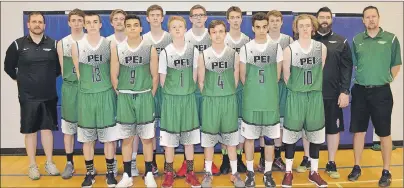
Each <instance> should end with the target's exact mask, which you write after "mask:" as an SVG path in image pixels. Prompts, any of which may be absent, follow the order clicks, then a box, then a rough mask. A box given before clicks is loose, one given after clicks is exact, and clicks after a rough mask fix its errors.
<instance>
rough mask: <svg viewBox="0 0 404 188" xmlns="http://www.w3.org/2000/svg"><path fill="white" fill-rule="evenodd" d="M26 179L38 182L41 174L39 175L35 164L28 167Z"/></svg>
mask: <svg viewBox="0 0 404 188" xmlns="http://www.w3.org/2000/svg"><path fill="white" fill-rule="evenodd" d="M28 177H29V178H31V179H32V180H39V178H40V177H41V173H39V169H38V166H37V165H36V164H33V165H31V166H29V168H28Z"/></svg>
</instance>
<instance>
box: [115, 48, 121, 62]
mask: <svg viewBox="0 0 404 188" xmlns="http://www.w3.org/2000/svg"><path fill="white" fill-rule="evenodd" d="M115 51H116V57H117V59H118V63H121V62H120V58H119V52H118V45H115Z"/></svg>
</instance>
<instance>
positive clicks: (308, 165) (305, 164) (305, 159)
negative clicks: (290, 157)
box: [296, 156, 311, 173]
mask: <svg viewBox="0 0 404 188" xmlns="http://www.w3.org/2000/svg"><path fill="white" fill-rule="evenodd" d="M310 168H311V162H310V161H309V158H308V157H306V156H303V160H302V162H301V163H300V165H299V166H298V167H297V168H296V171H297V172H300V173H303V172H306V170H310Z"/></svg>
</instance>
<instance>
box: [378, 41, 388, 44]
mask: <svg viewBox="0 0 404 188" xmlns="http://www.w3.org/2000/svg"><path fill="white" fill-rule="evenodd" d="M377 43H379V44H386V41H383V40H379V41H377Z"/></svg>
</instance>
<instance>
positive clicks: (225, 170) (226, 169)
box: [220, 154, 230, 174]
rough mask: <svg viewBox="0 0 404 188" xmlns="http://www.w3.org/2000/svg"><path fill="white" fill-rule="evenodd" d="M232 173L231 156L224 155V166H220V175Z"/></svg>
mask: <svg viewBox="0 0 404 188" xmlns="http://www.w3.org/2000/svg"><path fill="white" fill-rule="evenodd" d="M229 172H230V160H229V155H227V154H226V155H223V161H222V165H220V173H221V174H228V173H229Z"/></svg>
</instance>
